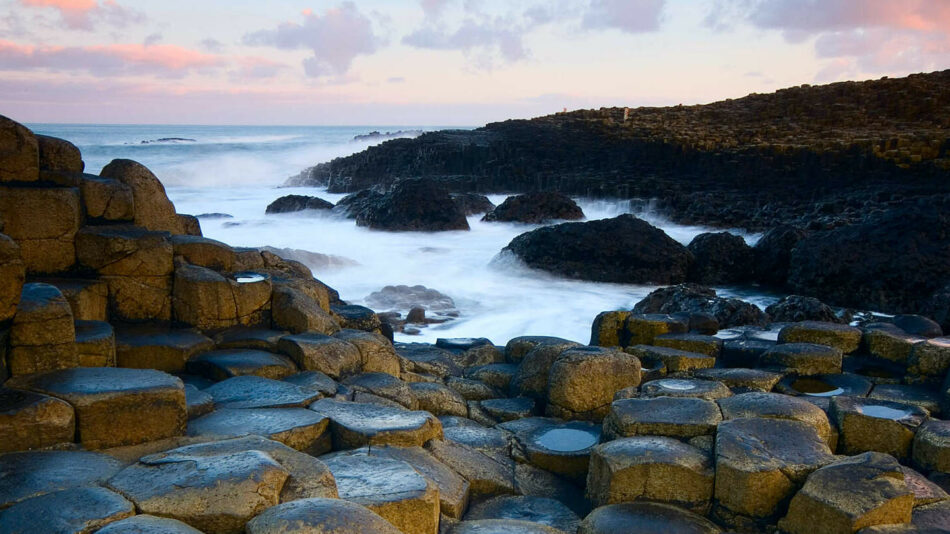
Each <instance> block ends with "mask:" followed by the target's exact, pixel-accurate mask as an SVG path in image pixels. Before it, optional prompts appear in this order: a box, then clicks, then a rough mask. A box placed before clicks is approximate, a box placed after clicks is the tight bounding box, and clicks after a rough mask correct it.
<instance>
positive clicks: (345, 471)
mask: <svg viewBox="0 0 950 534" xmlns="http://www.w3.org/2000/svg"><path fill="white" fill-rule="evenodd" d="M325 462H326V464H327V466H329V468H330V471H332V472H333V477H334V478H335V479H336V484H337V488H338V490H339V492H340V498H341V499H345V500H348V501H351V502H355V503H357V504H360V505H363V506H365V507H366V508H368V509H370V510H372V511H373V512H376V513H377V514H379V515H380V517H382V518H383V519H386V520H387V521H389V522H390V523H392V524H393V525H395V526H396V528H398V529H399V530H400V531H401V532H403V533H404V534H436V533H437V532H438V531H439V490H438V486H436V485H435V483H433V482H431V481H430V480H428V479H426V478H425V477H424V476H422V475H421V474H419V473H418V472H417V471H416V470H415V469H413V468H412V466H411V465H409V464H407V463H406V462H403V461H401V460H395V459H392V458H386V457H380V456H369V455H367V454H365V453H362V454H361V453H359V452H357V453H353V454H334V455H331V456H330V457H326V458H325Z"/></svg>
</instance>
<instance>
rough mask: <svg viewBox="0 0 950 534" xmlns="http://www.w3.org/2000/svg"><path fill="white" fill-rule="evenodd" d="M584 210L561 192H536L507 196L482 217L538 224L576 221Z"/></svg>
mask: <svg viewBox="0 0 950 534" xmlns="http://www.w3.org/2000/svg"><path fill="white" fill-rule="evenodd" d="M583 218H584V212H583V211H582V210H581V208H580V206H578V205H577V203H575V202H574V201H573V200H571V198H570V197H568V196H567V195H563V194H561V193H554V192H537V193H526V194H524V195H516V196H512V197H508V198H506V199H505V201H504V202H502V203H501V204H499V205H498V207H496V208H494V209H493V210H492V211H490V212H488V213H487V214H485V216H484V217H482V220H483V221H490V222H520V223H531V224H540V223H545V222H550V221H556V220H564V221H576V220H579V219H583Z"/></svg>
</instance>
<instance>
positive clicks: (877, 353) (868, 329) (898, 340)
mask: <svg viewBox="0 0 950 534" xmlns="http://www.w3.org/2000/svg"><path fill="white" fill-rule="evenodd" d="M923 341H925V339H924V338H922V337H919V336H913V335H910V334H908V333H907V332H904V331H903V330H901V329H900V328H898V327H897V326H895V325H892V324H890V323H871V324H869V325H866V326H865V327H864V336H863V337H862V338H861V345H862V348H863V349H864V351H865V352H866V353H867V354H870V355H871V356H874V357H877V358H881V359H884V360H889V361H892V362H897V363H898V364H902V365H903V364H906V363H907V360H908V359H909V358H910V355H911V353H912V352H913V350H914V345H916V344H918V343H922V342H923Z"/></svg>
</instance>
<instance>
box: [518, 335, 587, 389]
mask: <svg viewBox="0 0 950 534" xmlns="http://www.w3.org/2000/svg"><path fill="white" fill-rule="evenodd" d="M580 346H581V345H580V344H579V343H575V342H573V341H567V340H562V339H559V338H552V339H551V340H546V341H544V342H542V343H537V344H535V345H534V346H533V347H532V348H531V349H529V350H528V351H527V352H526V353H525V354H524V355H523V356H522V357H521V365H519V366H518V371H517V372H516V373H515V376H513V377H512V378H511V382H510V383H509V389H510V390H511V392H512V393H513V394H518V395H524V396H528V397H533V398H536V399H543V398H545V396H546V395H547V391H548V381H549V380H550V374H551V366H553V365H554V362H555V361H556V360H557V359H558V358H559V357H560V356H561V354H563V353H564V351H566V350H568V349H572V348H575V347H580Z"/></svg>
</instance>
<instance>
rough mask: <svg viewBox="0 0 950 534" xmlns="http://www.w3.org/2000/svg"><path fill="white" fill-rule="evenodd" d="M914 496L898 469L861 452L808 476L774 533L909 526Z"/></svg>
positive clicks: (834, 533) (889, 460) (845, 533)
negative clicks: (904, 524)
mask: <svg viewBox="0 0 950 534" xmlns="http://www.w3.org/2000/svg"><path fill="white" fill-rule="evenodd" d="M913 507H914V494H913V492H911V491H910V490H909V489H908V488H907V485H906V484H905V483H904V473H903V472H902V471H901V469H900V464H899V463H897V461H896V460H895V459H894V458H893V457H891V456H888V455H886V454H881V453H876V452H867V453H864V454H861V455H859V456H854V457H851V458H845V459H842V460H838V461H836V462H834V463H831V464H828V465H826V466H824V467H822V468H820V469H817V470H815V472H813V473H812V474H810V475H808V479H807V480H806V481H805V485H804V486H803V487H802V489H801V490H799V491H798V493H796V494H795V497H793V498H792V501H791V503H790V504H789V506H788V515H786V516H785V517H784V518H783V519H782V520H781V521H780V522H779V527H780V528H781V529H782V530H783V531H785V532H789V533H790V534H811V533H813V532H815V531H816V527H817V528H818V529H820V530H821V532H828V533H830V534H852V533H854V532H857V531H859V530H861V529H862V528H865V527H870V526H874V525H889V524H902V523H907V522H909V521H910V518H911V510H912V509H913Z"/></svg>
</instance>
